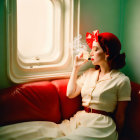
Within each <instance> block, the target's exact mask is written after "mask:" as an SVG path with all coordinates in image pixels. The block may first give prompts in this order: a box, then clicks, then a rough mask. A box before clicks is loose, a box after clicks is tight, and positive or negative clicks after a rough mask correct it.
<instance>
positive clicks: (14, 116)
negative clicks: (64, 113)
mask: <svg viewBox="0 0 140 140" xmlns="http://www.w3.org/2000/svg"><path fill="white" fill-rule="evenodd" d="M36 120H38V121H53V122H56V123H59V122H60V121H61V112H60V100H59V94H58V92H57V89H56V87H55V86H54V85H53V84H52V83H51V82H49V81H40V82H31V83H26V84H20V85H17V86H14V87H10V88H7V89H3V90H0V126H2V125H7V124H12V123H18V122H23V121H36Z"/></svg>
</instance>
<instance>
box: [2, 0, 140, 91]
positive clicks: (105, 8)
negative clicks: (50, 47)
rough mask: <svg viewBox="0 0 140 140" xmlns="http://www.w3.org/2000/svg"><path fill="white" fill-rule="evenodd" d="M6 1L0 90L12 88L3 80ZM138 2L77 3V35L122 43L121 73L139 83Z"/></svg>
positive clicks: (87, 0) (92, 0) (86, 0)
mask: <svg viewBox="0 0 140 140" xmlns="http://www.w3.org/2000/svg"><path fill="white" fill-rule="evenodd" d="M5 1H6V0H0V88H4V87H8V86H11V85H13V83H12V82H10V80H9V79H8V76H7V70H6V68H7V67H6V66H7V63H6V62H7V60H6V58H7V56H6V21H5V20H6V17H5V13H6V6H5ZM139 7H140V1H139V0H80V14H81V15H80V33H81V34H82V36H83V38H84V36H85V34H86V32H92V31H93V30H95V29H99V31H100V32H112V33H114V34H115V35H117V36H118V38H119V39H120V40H121V43H122V52H125V53H126V63H127V65H126V66H125V67H124V68H123V69H122V71H123V72H124V73H125V74H126V75H128V76H129V77H130V79H131V80H132V81H134V82H137V83H140V55H139V52H140V16H139V14H140V8H139Z"/></svg>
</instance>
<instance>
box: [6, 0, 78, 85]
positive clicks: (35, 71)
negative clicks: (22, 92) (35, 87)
mask: <svg viewBox="0 0 140 140" xmlns="http://www.w3.org/2000/svg"><path fill="white" fill-rule="evenodd" d="M6 6H7V35H8V36H7V47H8V74H9V77H10V79H11V80H12V81H13V82H15V83H22V82H27V81H34V80H40V79H52V78H59V77H67V76H69V75H70V72H71V70H72V65H73V54H72V50H71V48H70V43H71V42H72V40H73V36H76V35H77V34H78V33H79V0H7V3H6Z"/></svg>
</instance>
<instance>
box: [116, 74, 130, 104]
mask: <svg viewBox="0 0 140 140" xmlns="http://www.w3.org/2000/svg"><path fill="white" fill-rule="evenodd" d="M130 100H131V85H130V80H129V78H128V77H127V76H125V77H124V79H123V80H121V81H120V83H119V85H118V101H130Z"/></svg>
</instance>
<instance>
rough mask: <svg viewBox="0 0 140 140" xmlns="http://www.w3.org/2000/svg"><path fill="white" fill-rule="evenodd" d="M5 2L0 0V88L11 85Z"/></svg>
mask: <svg viewBox="0 0 140 140" xmlns="http://www.w3.org/2000/svg"><path fill="white" fill-rule="evenodd" d="M5 15H6V4H5V0H0V88H4V87H8V86H11V85H12V84H13V83H11V81H10V80H9V79H8V76H7V53H6V52H7V49H6V16H5Z"/></svg>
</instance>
